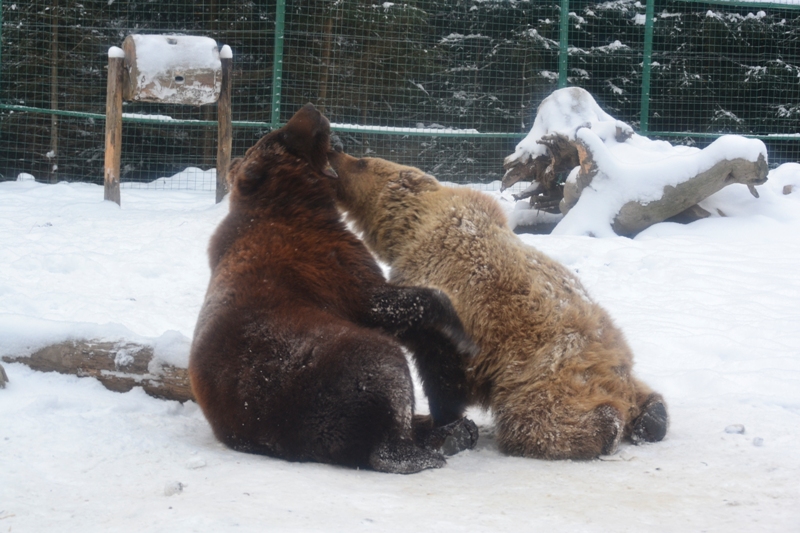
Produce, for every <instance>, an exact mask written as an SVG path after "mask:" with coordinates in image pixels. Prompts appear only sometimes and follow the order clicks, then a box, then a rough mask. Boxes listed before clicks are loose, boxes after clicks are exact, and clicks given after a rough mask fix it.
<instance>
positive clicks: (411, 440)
mask: <svg viewBox="0 0 800 533" xmlns="http://www.w3.org/2000/svg"><path fill="white" fill-rule="evenodd" d="M329 128H330V125H329V123H328V120H327V119H326V118H325V117H324V116H322V115H321V114H320V113H319V112H318V111H317V110H316V109H315V108H314V107H313V106H312V105H310V104H309V105H307V106H305V107H303V108H302V109H301V110H300V111H298V112H297V114H295V116H294V117H293V118H292V119H291V120H290V121H289V122H288V123H287V125H286V126H284V127H283V128H281V129H279V130H276V131H274V132H272V133H270V134H268V135H266V136H265V137H263V138H262V139H261V140H259V141H258V142H257V143H256V144H255V145H254V146H253V147H252V148H250V149H249V150H248V151H247V154H246V155H245V156H244V158H242V159H239V160H237V161H235V162H234V164H233V165H232V166H231V173H230V176H231V177H232V183H233V190H232V191H231V194H230V212H229V214H228V216H227V217H226V218H225V220H223V221H222V223H221V224H220V226H219V228H218V229H217V231H216V233H215V234H214V236H213V237H212V239H211V244H210V247H209V259H210V265H211V270H212V274H211V281H210V283H209V287H208V292H207V294H206V298H205V301H204V303H203V307H202V310H201V312H200V316H199V318H198V322H197V326H196V329H195V336H194V341H193V344H192V349H191V354H190V360H189V375H190V379H191V384H192V390H193V392H194V395H195V397H196V399H197V402H198V404H199V405H200V407H201V408H202V410H203V412H204V414H205V415H206V418H207V419H208V421H209V423H210V425H211V427H212V429H213V431H214V434H215V435H216V437H217V438H218V439H219V440H220V441H222V442H223V443H225V444H227V445H228V446H231V447H232V448H234V449H237V450H241V451H246V452H252V453H262V454H266V455H270V456H274V457H280V458H284V459H288V460H293V461H320V462H326V463H335V464H341V465H347V466H352V467H362V468H373V469H376V470H381V471H387V472H400V473H409V472H416V471H419V470H422V469H424V468H431V467H440V466H442V465H443V464H444V462H445V461H444V458H443V457H442V455H441V454H440V453H438V452H437V451H436V450H434V449H433V448H434V447H435V446H437V445H440V444H441V441H442V440H444V436H446V435H445V434H441V433H438V434H437V431H436V430H432V429H431V426H430V423H429V422H427V421H420V422H418V424H417V427H416V431H415V426H414V422H413V421H412V416H413V410H414V396H413V386H412V381H411V376H410V372H409V368H408V365H407V362H406V359H405V356H404V354H403V352H402V350H401V343H403V344H405V345H406V346H408V347H409V348H410V349H411V350H412V351H413V356H414V360H415V362H416V364H417V366H418V367H419V370H420V374H421V375H422V378H423V385H424V386H425V388H426V391H429V396H430V395H432V396H431V397H432V401H431V411H432V413H433V414H434V422H436V423H437V424H439V425H443V424H447V423H450V422H452V424H451V425H450V426H448V427H449V428H451V429H452V427H453V426H454V425H458V424H460V423H462V422H463V421H459V418H460V417H461V414H462V411H463V409H464V406H465V403H466V388H465V387H463V386H462V387H460V388H459V385H458V383H459V382H460V381H463V379H464V378H463V375H464V370H463V368H464V363H465V362H464V360H465V359H466V358H468V357H469V355H470V353H474V351H475V350H476V349H475V347H474V345H473V344H472V343H471V342H470V341H469V340H468V338H467V337H466V335H465V333H464V331H463V328H462V326H461V323H460V321H459V320H458V316H457V315H456V313H455V311H454V309H453V307H452V305H451V304H450V302H449V300H448V299H447V297H446V296H445V295H444V294H443V293H442V292H441V291H436V290H432V289H425V288H403V287H395V286H392V285H389V284H388V283H387V282H386V281H385V279H384V277H383V275H382V273H381V270H380V268H379V267H378V265H377V263H376V262H375V260H374V259H373V258H372V256H371V255H370V253H369V251H368V250H367V248H366V247H365V246H364V244H363V243H362V242H361V241H360V240H358V239H357V238H356V237H355V235H353V234H352V233H351V232H350V231H349V230H347V228H346V227H345V225H344V223H343V222H342V221H341V218H340V215H339V212H338V210H337V209H336V206H335V204H334V202H333V199H332V191H331V188H330V187H331V186H330V182H331V180H332V179H335V174H334V173H333V171H332V170H331V169H330V167H329V166H328V162H327V157H326V152H327V150H329V135H330V129H329ZM470 445H474V439H472V442H471V443H470Z"/></svg>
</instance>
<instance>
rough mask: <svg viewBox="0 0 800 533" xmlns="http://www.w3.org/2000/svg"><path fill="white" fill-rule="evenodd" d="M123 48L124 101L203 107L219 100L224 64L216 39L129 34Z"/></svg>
mask: <svg viewBox="0 0 800 533" xmlns="http://www.w3.org/2000/svg"><path fill="white" fill-rule="evenodd" d="M122 50H123V51H124V52H125V70H126V71H127V76H126V79H125V85H124V88H123V98H124V99H125V100H128V101H132V102H154V103H162V104H184V105H195V106H200V105H204V104H213V103H215V102H216V101H217V100H218V99H219V93H220V89H221V87H222V63H221V61H220V57H219V50H218V48H217V43H216V41H214V39H211V38H209V37H195V36H189V35H128V36H127V37H126V38H125V40H124V41H123V42H122Z"/></svg>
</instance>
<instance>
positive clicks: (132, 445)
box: [0, 165, 800, 533]
mask: <svg viewBox="0 0 800 533" xmlns="http://www.w3.org/2000/svg"><path fill="white" fill-rule="evenodd" d="M788 184H794V192H793V193H792V194H789V195H783V194H782V192H783V187H784V186H785V185H788ZM758 189H759V192H760V194H761V198H760V199H758V200H757V199H755V198H752V197H751V196H750V194H749V193H748V191H747V189H746V188H745V187H744V186H739V185H735V186H731V187H729V188H727V189H725V190H723V191H722V192H721V193H718V195H717V196H715V198H714V199H712V201H711V203H714V202H716V204H714V205H716V206H718V207H720V206H721V208H722V210H723V211H724V212H725V213H726V214H728V215H731V216H730V217H728V218H722V217H716V218H712V219H707V220H704V221H700V222H696V223H694V224H691V225H689V226H679V225H673V224H659V225H656V226H653V227H652V228H650V229H648V230H646V231H645V232H643V233H642V234H640V235H639V236H638V237H637V238H635V239H633V240H631V239H626V238H620V237H611V238H606V239H593V238H589V237H582V236H571V235H557V236H556V235H551V236H532V235H524V236H521V238H522V239H523V240H524V241H525V242H526V243H528V244H530V245H533V246H536V247H538V248H539V249H541V250H543V251H544V252H546V253H548V254H550V255H551V256H553V257H554V258H556V259H558V260H560V261H562V262H563V263H564V264H565V265H567V266H568V267H569V268H571V269H573V270H574V271H575V272H577V274H578V276H580V278H581V279H582V280H583V282H584V283H585V285H586V286H587V288H588V289H589V291H590V292H591V293H592V295H593V296H594V297H595V299H596V300H598V301H599V302H600V303H601V304H603V305H604V306H605V307H606V308H607V309H608V310H609V311H610V313H611V314H612V316H613V317H614V318H615V319H616V321H617V322H618V324H619V325H620V326H621V327H622V329H623V330H624V331H625V332H626V333H627V336H628V339H629V341H630V343H631V345H632V347H633V349H634V352H635V354H636V363H637V364H636V371H637V373H638V375H639V376H640V377H641V378H643V379H644V380H646V381H647V382H648V383H649V384H650V385H652V386H653V387H654V388H655V389H656V390H659V391H660V392H662V393H663V394H664V396H665V397H666V399H667V401H668V402H669V409H670V416H671V426H670V430H669V433H668V434H667V437H666V439H665V440H664V441H663V442H660V443H657V444H652V445H644V446H638V447H636V446H632V445H630V444H624V445H623V446H622V448H621V450H620V451H619V452H618V453H617V454H616V455H614V456H611V457H605V458H603V459H602V460H595V461H586V462H569V461H567V462H548V461H538V460H531V459H521V458H513V457H506V456H503V455H501V454H500V453H499V452H498V450H497V446H496V444H495V441H494V439H493V438H492V432H493V428H492V421H491V416H490V414H488V413H482V412H480V411H472V412H471V415H472V416H473V417H474V419H475V420H476V421H477V422H478V424H479V425H480V426H481V440H480V442H479V444H478V447H477V449H475V450H473V451H468V452H464V453H461V454H459V455H457V456H454V457H452V458H450V459H449V461H448V465H447V466H446V467H445V468H443V469H441V470H429V471H425V472H422V473H420V474H415V475H411V476H400V475H389V474H379V473H375V472H369V471H355V470H347V469H343V468H338V467H332V466H327V465H320V464H294V463H288V462H284V461H280V460H276V459H271V458H267V457H260V456H254V455H246V454H242V453H237V452H234V451H231V450H229V449H226V448H225V447H223V446H222V445H221V444H219V443H218V442H216V441H215V439H214V437H213V435H212V433H211V430H210V429H209V426H208V424H207V423H206V421H205V419H204V418H203V416H202V413H201V412H200V411H199V409H198V408H197V406H196V405H194V404H193V403H188V404H185V405H181V404H179V403H177V402H167V401H160V400H156V399H153V398H150V397H148V396H146V395H145V394H144V393H143V392H142V391H141V390H138V389H134V390H133V391H131V392H129V393H125V394H120V393H114V392H109V391H107V390H105V389H104V388H103V387H102V386H101V385H100V384H99V383H98V382H97V381H95V380H93V379H89V378H76V377H71V376H63V375H58V374H45V373H39V372H34V371H31V370H29V369H28V368H27V367H25V366H23V365H21V364H5V365H4V366H5V368H6V371H7V373H8V375H9V378H10V382H9V383H8V386H7V388H5V389H0V531H60V532H64V531H66V532H69V531H75V532H81V533H86V532H93V531H111V530H113V531H137V532H140V531H169V532H175V531H229V530H236V531H259V532H260V531H382V532H383V531H390V532H391V531H397V532H404V533H405V532H408V531H433V530H435V531H439V532H446V531H459V532H460V531H597V532H605V531H637V532H638V531H676V532H677V531H681V532H685V531H724V532H729V531H737V532H748V531H752V532H763V531H798V530H800V444H799V443H800V165H794V166H792V165H785V166H784V167H781V168H780V169H779V171H774V172H773V173H772V175H771V177H770V181H768V182H767V184H765V185H763V186H761V187H759V188H758ZM492 194H494V195H495V196H496V197H498V198H505V197H504V196H502V195H501V194H500V193H498V192H492ZM102 197H103V191H102V188H101V187H98V186H94V185H87V184H66V183H60V184H57V185H43V184H38V183H34V182H31V181H19V182H4V183H0V355H9V354H20V353H29V352H30V351H31V350H33V349H35V348H37V347H39V346H42V345H44V344H47V343H50V342H55V341H58V340H64V339H66V338H69V337H71V336H77V337H106V338H120V337H125V338H132V339H134V340H139V341H147V342H153V343H154V344H155V345H156V348H157V349H156V351H157V354H159V356H160V357H162V358H165V359H169V360H171V361H173V362H177V363H178V364H180V363H181V362H182V363H183V364H185V361H186V356H187V353H188V346H189V342H190V341H189V339H190V338H191V335H192V330H193V327H194V322H195V319H196V316H197V313H198V311H199V309H200V305H201V302H202V299H203V296H204V293H205V289H206V284H207V281H208V276H209V269H208V266H207V261H206V256H205V249H206V246H207V242H208V239H209V236H210V235H211V233H212V231H213V230H214V228H215V227H216V225H217V224H218V222H219V221H220V220H221V219H222V217H223V216H224V215H225V214H226V211H227V205H226V203H222V204H220V205H214V193H213V192H211V191H206V192H195V191H185V190H184V191H171V190H140V189H123V191H122V207H121V208H119V207H117V206H116V205H115V204H112V203H109V202H104V201H103V200H102ZM505 205H507V206H508V207H509V209H512V208H513V205H512V204H511V203H510V202H506V203H505ZM420 398H421V394H420ZM418 403H419V404H420V405H418V409H419V410H421V411H425V409H426V406H425V402H424V399H423V400H421V401H418ZM736 425H741V426H742V427H743V428H744V430H743V432H742V433H737V432H732V431H735V430H740V429H741V428H737V427H735V426H736ZM726 429H727V430H728V431H729V432H726Z"/></svg>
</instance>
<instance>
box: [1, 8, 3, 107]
mask: <svg viewBox="0 0 800 533" xmlns="http://www.w3.org/2000/svg"><path fill="white" fill-rule="evenodd" d="M2 88H3V0H0V89H2ZM0 94H2V93H0Z"/></svg>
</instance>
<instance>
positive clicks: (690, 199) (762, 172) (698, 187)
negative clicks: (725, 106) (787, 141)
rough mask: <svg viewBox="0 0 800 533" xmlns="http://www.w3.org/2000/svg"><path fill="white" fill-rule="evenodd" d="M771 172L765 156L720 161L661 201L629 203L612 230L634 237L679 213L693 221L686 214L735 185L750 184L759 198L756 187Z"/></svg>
mask: <svg viewBox="0 0 800 533" xmlns="http://www.w3.org/2000/svg"><path fill="white" fill-rule="evenodd" d="M768 173H769V167H768V166H767V162H766V160H765V159H764V157H759V158H758V160H757V161H748V160H746V159H731V160H724V161H720V162H718V163H717V164H716V165H714V166H713V167H711V168H710V169H708V170H707V171H705V172H701V173H700V174H698V175H697V176H695V177H694V178H692V179H690V180H688V181H684V182H683V183H679V184H678V185H676V186H674V187H671V186H667V187H665V188H664V194H663V196H662V197H661V199H660V200H655V201H652V202H647V203H644V202H638V201H632V202H628V203H626V204H625V205H623V206H622V208H621V209H620V210H619V213H618V214H617V216H616V217H615V218H614V222H613V223H612V224H611V228H612V229H613V230H614V232H615V233H616V234H617V235H635V234H637V233H639V232H640V231H642V230H644V229H646V228H648V227H650V226H652V225H653V224H656V223H658V222H663V221H665V220H668V219H673V218H675V217H677V216H679V215H680V214H684V218H683V220H690V219H688V218H686V214H687V213H688V212H690V211H692V210H693V208H695V207H697V210H694V211H695V212H701V211H703V210H702V208H700V207H699V206H697V204H698V203H699V202H701V201H703V200H705V199H706V198H708V197H709V196H711V195H712V194H714V193H715V192H718V191H720V190H722V188H723V187H726V186H727V185H730V184H732V183H742V184H744V185H747V187H748V188H749V189H750V192H751V194H752V195H753V196H755V197H756V198H758V192H757V191H756V189H755V185H761V184H763V183H764V182H766V181H767V174H768ZM706 216H708V214H707V212H706ZM700 218H703V217H702V216H701V217H700ZM695 220H697V219H695ZM690 221H691V220H690Z"/></svg>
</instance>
